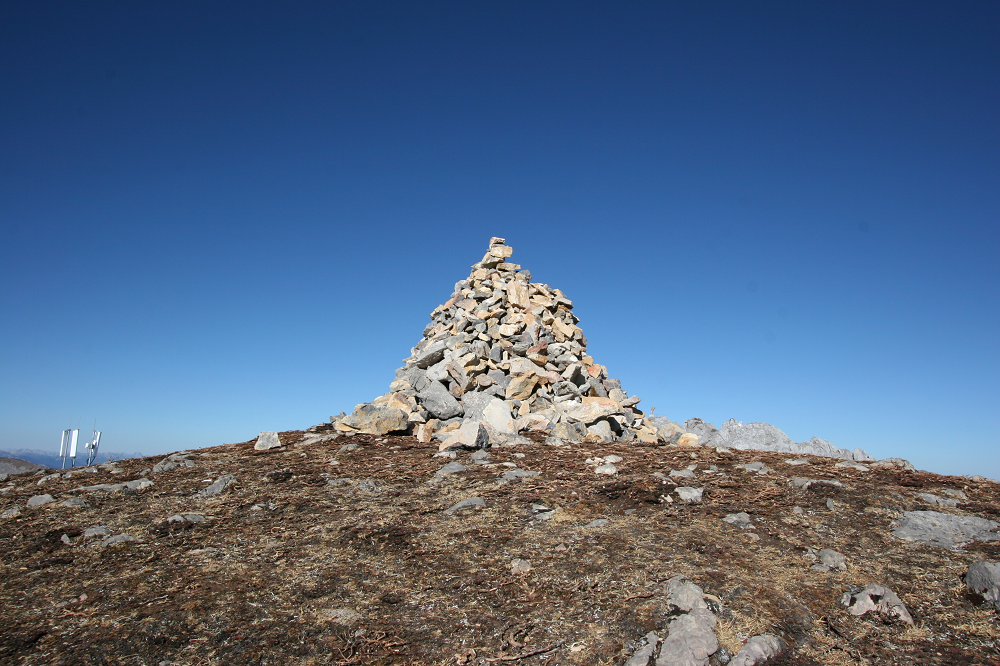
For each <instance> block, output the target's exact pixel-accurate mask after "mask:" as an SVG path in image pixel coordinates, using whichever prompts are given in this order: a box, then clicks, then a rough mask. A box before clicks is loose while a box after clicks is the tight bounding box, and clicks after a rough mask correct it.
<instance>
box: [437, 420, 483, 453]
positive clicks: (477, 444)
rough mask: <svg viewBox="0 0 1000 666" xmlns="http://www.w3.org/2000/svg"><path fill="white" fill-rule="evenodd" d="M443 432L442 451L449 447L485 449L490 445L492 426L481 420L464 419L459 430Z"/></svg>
mask: <svg viewBox="0 0 1000 666" xmlns="http://www.w3.org/2000/svg"><path fill="white" fill-rule="evenodd" d="M435 434H437V433H435ZM443 434H444V435H445V439H444V441H443V442H442V443H441V450H442V451H444V450H447V449H484V448H486V447H488V446H489V445H490V428H489V427H488V426H486V425H485V424H484V423H483V422H481V421H464V422H463V423H462V427H461V428H459V429H458V430H455V431H453V432H450V433H443Z"/></svg>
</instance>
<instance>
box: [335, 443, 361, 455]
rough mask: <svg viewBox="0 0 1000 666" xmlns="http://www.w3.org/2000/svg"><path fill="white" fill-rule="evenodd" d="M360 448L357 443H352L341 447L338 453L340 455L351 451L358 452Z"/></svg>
mask: <svg viewBox="0 0 1000 666" xmlns="http://www.w3.org/2000/svg"><path fill="white" fill-rule="evenodd" d="M360 448H361V447H360V446H358V445H357V444H356V443H354V442H351V443H350V444H344V445H343V446H342V447H340V448H339V449H337V453H338V454H340V453H350V452H351V451H357V450H358V449H360Z"/></svg>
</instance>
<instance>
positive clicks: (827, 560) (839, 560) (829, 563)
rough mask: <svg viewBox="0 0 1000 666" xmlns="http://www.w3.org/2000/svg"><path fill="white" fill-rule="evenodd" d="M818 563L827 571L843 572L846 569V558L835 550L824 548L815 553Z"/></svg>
mask: <svg viewBox="0 0 1000 666" xmlns="http://www.w3.org/2000/svg"><path fill="white" fill-rule="evenodd" d="M817 556H818V557H819V561H820V563H821V564H822V565H823V566H824V567H826V568H827V570H828V571H843V570H844V569H846V568H847V558H846V557H844V556H843V555H841V554H840V553H838V552H837V551H835V550H831V549H829V548H824V549H823V550H821V551H819V553H817Z"/></svg>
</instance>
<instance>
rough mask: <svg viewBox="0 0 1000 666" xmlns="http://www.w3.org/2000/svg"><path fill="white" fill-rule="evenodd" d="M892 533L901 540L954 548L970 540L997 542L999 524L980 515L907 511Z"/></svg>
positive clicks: (999, 539) (999, 536)
mask: <svg viewBox="0 0 1000 666" xmlns="http://www.w3.org/2000/svg"><path fill="white" fill-rule="evenodd" d="M892 533H893V534H894V535H895V536H897V537H898V538H900V539H902V540H903V541H915V542H918V543H926V544H929V545H932V546H941V547H942V548H951V549H955V548H961V547H962V546H963V545H965V544H967V543H970V542H973V541H1000V523H997V522H994V521H992V520H987V519H986V518H980V517H979V516H959V515H955V514H951V513H940V512H938V511H907V512H905V513H904V514H903V517H902V518H901V519H900V520H899V522H898V523H897V524H896V527H895V529H893V531H892Z"/></svg>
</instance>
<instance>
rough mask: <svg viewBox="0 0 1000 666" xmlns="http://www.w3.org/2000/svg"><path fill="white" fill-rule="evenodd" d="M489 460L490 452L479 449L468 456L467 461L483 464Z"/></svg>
mask: <svg viewBox="0 0 1000 666" xmlns="http://www.w3.org/2000/svg"><path fill="white" fill-rule="evenodd" d="M489 459H490V452H489V451H487V450H486V449H479V450H478V451H473V452H472V455H470V456H469V460H471V461H473V462H476V463H480V464H483V463H485V462H486V461H487V460H489Z"/></svg>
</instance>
